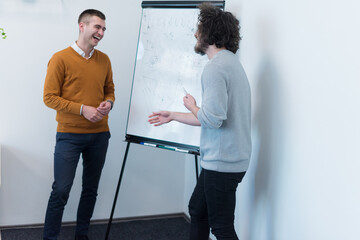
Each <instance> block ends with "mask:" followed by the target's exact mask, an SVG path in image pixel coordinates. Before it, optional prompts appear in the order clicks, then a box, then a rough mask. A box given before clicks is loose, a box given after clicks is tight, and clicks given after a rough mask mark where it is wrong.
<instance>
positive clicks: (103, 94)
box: [44, 47, 115, 133]
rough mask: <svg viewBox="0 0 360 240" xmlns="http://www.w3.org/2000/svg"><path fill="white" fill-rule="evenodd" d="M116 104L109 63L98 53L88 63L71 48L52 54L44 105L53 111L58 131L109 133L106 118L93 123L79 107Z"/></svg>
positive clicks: (104, 56)
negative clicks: (83, 114) (81, 113)
mask: <svg viewBox="0 0 360 240" xmlns="http://www.w3.org/2000/svg"><path fill="white" fill-rule="evenodd" d="M106 100H111V101H113V102H114V101H115V96H114V83H113V75H112V69H111V63H110V59H109V58H108V56H107V55H106V54H104V53H102V52H100V51H98V50H95V51H94V54H93V55H92V57H91V58H90V59H88V60H86V59H85V58H83V57H82V56H80V55H79V54H78V53H77V52H76V51H75V50H74V49H73V48H72V47H68V48H66V49H64V50H62V51H60V52H57V53H55V54H54V55H53V56H52V58H51V59H50V61H49V63H48V68H47V74H46V78H45V85H44V103H45V104H46V106H48V107H50V108H53V109H55V110H56V112H57V113H56V121H57V122H58V127H57V131H58V132H67V133H98V132H105V131H109V126H108V123H107V121H108V116H105V117H104V118H103V119H102V120H101V121H99V122H96V123H92V122H90V121H88V120H87V119H86V118H84V117H83V116H81V115H80V108H81V105H82V104H84V105H88V106H93V107H98V106H99V104H100V103H101V102H102V101H106Z"/></svg>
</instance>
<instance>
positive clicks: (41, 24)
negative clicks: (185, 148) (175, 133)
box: [0, 0, 360, 240]
mask: <svg viewBox="0 0 360 240" xmlns="http://www.w3.org/2000/svg"><path fill="white" fill-rule="evenodd" d="M9 2H28V3H29V2H33V3H38V4H40V3H42V4H44V0H42V1H40V0H38V1H36V0H33V1H20V0H3V1H1V3H0V23H1V27H4V28H5V30H6V32H7V34H8V38H7V39H6V41H0V54H1V55H0V68H1V69H0V76H1V77H0V104H1V105H0V106H1V111H2V112H1V117H0V143H1V144H2V171H3V173H2V175H3V176H2V185H1V187H0V225H11V224H26V223H40V222H42V221H43V216H44V211H45V207H46V202H47V198H48V194H49V192H50V185H51V178H52V154H53V146H54V137H55V127H56V122H55V113H54V111H52V110H50V109H47V108H46V107H45V106H44V105H43V103H42V87H43V80H44V76H45V71H46V64H47V61H48V59H49V58H50V57H51V55H52V53H53V52H54V51H56V50H60V49H62V48H64V47H66V46H68V45H69V44H70V43H71V41H73V40H74V39H75V38H76V37H77V27H76V18H77V15H78V14H79V12H81V11H82V10H83V9H85V8H87V7H94V8H99V9H101V10H103V11H104V12H105V13H106V14H107V17H108V20H107V27H108V31H107V33H106V36H105V38H104V39H103V41H102V42H101V43H100V46H99V49H101V50H103V51H105V52H107V53H108V54H109V56H110V58H111V59H112V62H113V67H114V74H115V84H116V96H117V101H116V105H115V108H114V110H113V112H112V113H111V116H110V127H111V129H112V138H111V143H110V147H109V155H108V159H107V163H106V166H105V169H104V174H103V177H102V179H101V185H100V196H99V201H98V203H97V206H96V210H95V214H94V217H95V218H106V217H107V216H108V214H109V213H110V207H111V202H112V198H113V194H114V190H115V185H116V181H117V178H118V173H119V169H120V164H121V161H122V158H123V152H124V149H125V144H124V143H123V142H122V140H123V139H124V132H125V124H126V114H125V113H126V112H127V106H128V99H129V93H130V91H129V90H130V83H131V78H132V70H133V62H134V61H133V59H134V55H135V49H136V41H137V35H138V26H139V21H140V1H105V2H102V3H101V4H100V3H96V2H95V1H76V3H72V2H71V1H68V0H64V1H62V2H64V4H65V5H62V8H60V9H61V10H58V9H59V8H55V10H54V9H52V8H51V7H49V6H48V7H47V8H48V9H47V10H46V11H44V9H43V8H41V9H42V11H40V10H36V9H32V11H40V13H39V12H37V13H36V14H32V13H31V12H27V11H28V10H26V9H29V8H20V10H19V11H20V12H11V11H10V12H9V11H8V12H5V10H4V7H3V4H5V3H9ZM53 2H55V1H53ZM59 2H61V1H59ZM122 5H123V6H122ZM359 7H360V3H357V2H356V1H350V0H345V1H342V2H339V1H333V0H330V1H325V0H319V1H310V0H305V1H297V2H296V1H295V2H294V1H279V0H274V1H264V0H259V1H239V0H228V1H227V2H226V9H227V10H230V11H233V12H234V13H236V15H237V16H238V17H239V18H240V20H241V25H242V36H243V41H242V42H241V53H240V56H241V57H240V58H241V61H242V62H243V65H244V67H245V69H246V71H247V73H248V77H249V80H250V84H251V87H252V93H253V143H254V152H253V158H252V162H251V166H250V168H249V171H248V173H247V175H246V177H245V178H244V180H243V183H242V184H240V187H239V191H238V201H237V209H236V229H237V231H238V233H239V236H240V239H244V240H288V239H291V240H300V239H301V240H304V239H306V240H313V239H327V240H337V239H347V240H355V239H359V237H360V229H359V228H358V227H357V225H358V216H360V208H359V207H358V203H359V202H360V188H359V187H358V186H357V185H358V183H359V182H360V181H359V180H360V179H359V178H360V177H359V174H357V172H358V169H359V167H360V162H359V159H360V152H359V147H358V146H359V145H360V127H359V124H358V123H359V122H360V113H359V111H358V109H359V102H360V95H359V94H357V93H358V89H359V87H360V83H359V81H358V77H359V73H360V72H359V71H360V70H359V69H360V66H359V61H357V59H356V58H357V57H358V56H359V53H360V51H359V50H360V47H359V42H360V41H359V40H360V33H359V31H358V29H359V26H360V16H359V15H358V14H357V9H359ZM26 12H27V13H26ZM44 19H45V20H44ZM120 31H123V32H120ZM4 53H6V54H4ZM10 54H11V57H10V56H9V55H10ZM14 57H16V58H14ZM149 156H150V157H149ZM149 159H150V160H151V161H149ZM132 160H133V161H132ZM160 165H161V166H162V167H160ZM127 167H128V168H127V170H126V172H125V176H124V182H123V185H122V188H121V193H123V194H121V193H120V200H119V204H118V208H117V211H116V214H115V215H116V216H117V217H121V216H136V215H146V214H158V213H166V212H181V211H187V207H186V205H187V201H188V199H189V197H190V194H191V191H192V188H193V185H194V182H195V181H194V180H193V177H194V165H193V158H192V157H191V156H188V157H186V161H185V164H184V155H181V154H178V153H171V152H166V151H154V149H148V148H145V147H140V146H135V145H131V147H130V154H129V162H128V166H127ZM154 172H156V174H153V173H154ZM184 175H185V176H186V178H185V181H183V180H184V179H183V177H184ZM179 179H180V180H179ZM184 184H185V186H184ZM183 189H185V190H183ZM29 190H30V191H29ZM79 191H80V181H79V175H78V177H77V179H76V181H75V185H74V189H73V191H72V196H71V198H70V201H69V204H68V206H67V209H66V212H65V217H64V220H68V221H71V220H74V215H75V214H74V211H75V209H76V205H77V198H78V194H79ZM124 193H126V194H124ZM144 196H145V197H144Z"/></svg>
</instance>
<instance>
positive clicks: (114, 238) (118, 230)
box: [0, 216, 190, 240]
mask: <svg viewBox="0 0 360 240" xmlns="http://www.w3.org/2000/svg"><path fill="white" fill-rule="evenodd" d="M189 227H190V224H189V222H188V221H187V219H185V217H181V216H179V217H170V218H161V219H148V220H133V221H128V222H114V223H113V224H112V225H111V231H110V235H109V238H108V240H186V239H188V238H189V230H190V229H189ZM106 229H107V224H92V225H91V226H90V229H89V238H90V240H102V239H105V234H106ZM74 232H75V227H74V226H66V227H63V228H62V229H61V233H60V236H59V239H58V240H73V239H74ZM41 239H42V228H41V227H37V228H19V229H13V228H11V229H3V230H1V237H0V240H41Z"/></svg>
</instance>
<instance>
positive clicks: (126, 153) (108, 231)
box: [105, 141, 199, 240]
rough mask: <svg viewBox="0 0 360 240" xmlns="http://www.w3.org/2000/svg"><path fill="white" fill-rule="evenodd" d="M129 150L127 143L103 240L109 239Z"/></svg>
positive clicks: (197, 173) (196, 164)
mask: <svg viewBox="0 0 360 240" xmlns="http://www.w3.org/2000/svg"><path fill="white" fill-rule="evenodd" d="M129 148H130V142H129V141H128V142H127V145H126V150H125V155H124V161H123V162H122V165H121V171H120V176H119V181H118V184H117V187H116V192H115V197H114V202H113V206H112V209H111V214H110V219H109V222H108V226H107V230H106V235H105V240H108V237H109V233H110V228H111V224H112V220H113V216H114V211H115V207H116V201H117V198H118V195H119V190H120V185H121V181H122V177H123V174H124V169H125V164H126V159H127V155H128V152H129ZM194 156H195V171H196V181H197V179H198V178H199V169H198V158H197V155H196V154H194Z"/></svg>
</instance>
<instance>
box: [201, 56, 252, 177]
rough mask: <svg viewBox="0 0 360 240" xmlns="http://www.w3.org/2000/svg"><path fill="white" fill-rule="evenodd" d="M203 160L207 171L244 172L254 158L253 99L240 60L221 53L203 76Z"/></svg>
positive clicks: (207, 66) (209, 63) (210, 63)
mask: <svg viewBox="0 0 360 240" xmlns="http://www.w3.org/2000/svg"><path fill="white" fill-rule="evenodd" d="M201 87H202V104H201V107H200V110H199V111H198V114H197V117H198V119H199V121H200V123H201V137H200V160H201V166H202V167H203V168H204V169H207V170H213V171H218V172H244V171H246V170H247V169H248V166H249V161H250V156H251V136H250V127H251V126H250V125H251V96H250V86H249V82H248V79H247V77H246V74H245V71H244V69H243V67H242V65H241V63H240V62H239V59H238V57H237V56H236V55H235V54H233V53H232V52H230V51H228V50H222V51H220V52H218V53H217V54H216V55H215V56H214V57H213V58H212V59H211V60H210V61H209V62H208V63H207V64H206V66H205V68H204V71H203V73H202V76H201Z"/></svg>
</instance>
